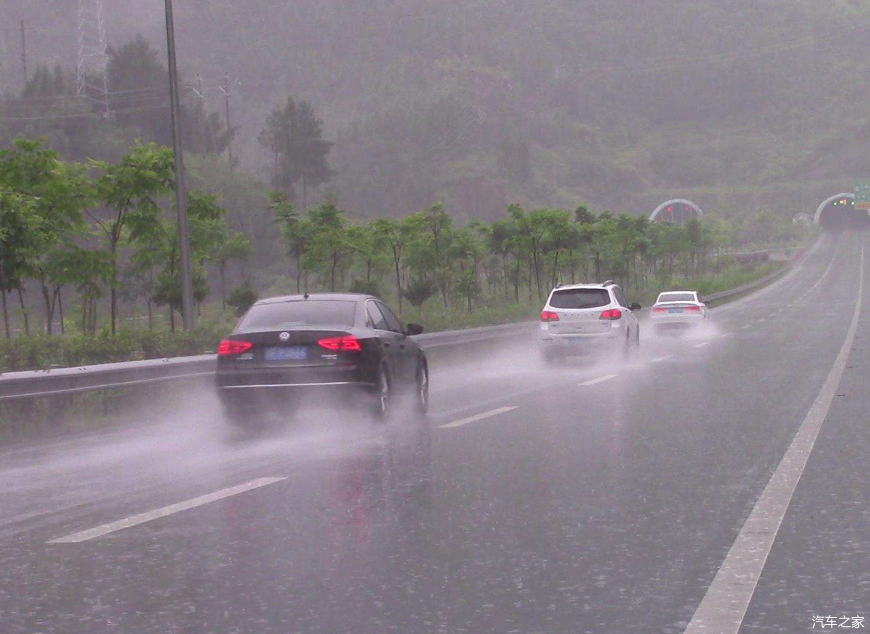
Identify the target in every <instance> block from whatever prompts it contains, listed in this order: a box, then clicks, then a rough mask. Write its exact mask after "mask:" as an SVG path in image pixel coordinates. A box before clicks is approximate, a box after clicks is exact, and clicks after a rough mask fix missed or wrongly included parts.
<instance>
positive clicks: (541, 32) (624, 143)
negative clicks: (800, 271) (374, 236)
mask: <svg viewBox="0 0 870 634" xmlns="http://www.w3.org/2000/svg"><path fill="white" fill-rule="evenodd" d="M2 5H3V10H2V15H3V16H4V19H3V26H2V27H0V29H2V30H0V32H2V45H0V55H2V58H0V62H2V63H0V73H2V74H0V88H2V89H3V90H4V91H5V92H17V91H20V90H21V87H22V85H23V77H22V71H21V67H20V61H19V60H20V54H21V49H20V35H19V21H20V20H24V21H25V31H26V36H27V44H28V64H29V66H30V68H31V69H33V68H35V67H36V66H37V65H39V64H46V65H51V66H53V65H55V64H61V65H62V66H64V67H65V68H70V69H71V68H73V67H74V61H75V52H76V27H77V7H76V2H75V1H74V0H26V1H21V0H3V2H2ZM103 8H104V17H105V27H106V32H107V37H108V40H109V43H110V44H111V45H112V46H116V47H117V46H120V45H122V44H124V43H125V42H128V41H130V40H131V39H133V38H134V37H136V35H138V34H141V35H142V36H144V37H145V38H146V39H147V40H148V41H149V42H150V43H151V45H152V46H154V47H155V48H157V49H158V50H160V51H163V50H164V49H165V34H164V31H163V17H164V16H163V5H162V3H161V2H153V1H151V0H148V1H146V0H104V2H103ZM175 11H176V28H177V34H178V46H179V58H180V67H181V71H182V73H183V74H184V76H185V78H186V80H187V81H189V82H195V81H201V82H202V86H203V87H204V89H203V93H204V96H205V102H206V107H207V109H208V110H210V111H218V112H221V113H222V112H223V94H222V93H221V91H220V88H219V84H220V83H221V82H222V81H223V78H224V75H225V74H227V75H228V76H229V78H230V80H231V82H230V86H231V88H230V90H231V107H232V110H233V120H234V123H235V124H236V125H238V127H239V129H238V132H237V136H236V147H237V154H238V155H239V156H240V158H241V162H242V165H243V167H244V169H245V170H246V171H249V172H251V173H253V174H256V175H258V176H260V177H261V178H263V179H264V180H268V156H266V154H265V152H264V150H263V149H262V148H261V147H260V146H259V145H258V143H257V136H258V134H259V132H260V130H261V129H262V128H263V124H264V121H265V119H266V117H267V116H268V114H269V111H270V110H271V109H272V108H273V107H274V106H275V105H276V104H278V103H279V102H281V101H282V100H284V99H285V98H286V97H287V96H288V95H291V96H293V97H294V98H297V99H305V100H308V101H310V102H311V103H312V104H313V105H314V106H315V108H316V110H317V114H318V116H319V117H320V118H322V119H323V121H324V127H325V131H326V135H327V137H328V138H330V139H331V140H334V141H335V142H336V145H335V147H334V149H333V151H332V154H331V156H330V160H331V162H332V164H333V167H334V168H335V169H336V171H337V172H338V176H337V177H336V178H335V179H334V180H333V181H332V182H331V183H329V184H328V185H327V186H325V187H324V190H328V191H329V192H331V193H333V194H335V195H336V196H337V197H338V198H339V199H340V200H341V202H342V204H343V205H345V206H346V207H347V208H349V209H352V210H355V211H357V212H358V213H360V214H361V215H365V216H374V215H380V214H391V213H398V212H406V211H408V210H412V209H418V208H422V207H423V206H425V205H428V204H431V203H432V202H433V201H434V200H442V201H444V202H445V204H447V205H448V206H449V207H450V208H452V209H453V210H455V211H456V213H457V214H458V215H460V216H466V217H468V216H479V217H486V218H493V217H495V216H496V215H497V214H499V213H501V212H502V211H503V209H504V207H505V205H506V204H508V203H509V202H514V201H516V202H520V203H524V204H531V205H537V206H544V205H554V206H556V205H559V206H566V207H570V206H573V205H576V204H577V203H578V202H580V201H584V202H588V203H591V204H593V205H595V206H597V207H614V208H623V209H627V210H629V211H634V212H639V211H643V210H644V209H648V208H650V207H651V206H654V204H655V202H657V201H659V200H661V199H662V198H663V197H666V196H669V195H671V194H675V195H676V194H680V195H691V196H694V197H696V198H699V199H700V200H701V202H702V204H707V205H709V206H711V207H714V208H718V209H719V210H720V211H722V212H723V213H728V212H729V210H730V209H731V208H733V207H734V206H738V205H742V204H753V205H769V206H772V207H774V208H775V209H777V210H778V211H780V212H782V213H794V212H795V211H797V210H798V209H797V208H799V207H801V208H802V207H806V206H807V205H808V204H810V203H811V202H812V201H814V200H816V199H817V197H818V193H819V192H823V191H828V190H829V189H830V188H831V187H835V186H838V185H843V186H846V185H849V183H851V180H849V181H845V182H844V181H840V182H838V181H836V179H838V178H840V179H842V178H848V179H857V178H861V177H862V175H863V174H866V173H868V172H870V164H868V163H870V161H868V159H867V158H866V157H865V154H864V153H862V152H861V148H862V147H863V141H862V138H863V137H865V136H866V133H862V134H852V133H850V131H854V130H856V129H858V130H863V129H864V127H865V126H866V123H867V118H868V117H867V113H866V112H865V111H864V109H862V107H861V106H862V104H863V103H865V102H866V101H867V97H868V96H870V95H868V92H870V91H868V81H867V80H868V79H870V65H868V60H867V58H866V55H865V54H864V51H865V50H866V48H867V45H868V44H870V5H868V3H867V2H864V1H859V0H852V1H843V0H837V1H835V2H826V3H818V2H812V1H810V0H799V1H794V0H789V1H786V0H768V1H761V2H759V1H758V0H698V1H693V2H688V1H686V0H645V1H644V2H640V3H639V2H630V1H629V0H611V1H609V2H598V1H596V2H593V1H591V0H538V1H536V2H533V3H532V2H517V1H512V0H402V1H399V0H366V1H365V2H358V1H356V0H294V1H293V2H284V1H279V0H244V1H242V0H177V2H176V6H175ZM110 90H111V86H110ZM842 157H848V158H846V159H843V158H842ZM829 165H835V166H836V167H830V168H828V167H826V166H829ZM796 181H801V183H800V184H799V186H794V183H795V182H796ZM784 183H791V185H790V186H789V187H785V185H784ZM785 190H788V192H789V193H788V194H787V195H786V194H783V193H782V192H783V191H785Z"/></svg>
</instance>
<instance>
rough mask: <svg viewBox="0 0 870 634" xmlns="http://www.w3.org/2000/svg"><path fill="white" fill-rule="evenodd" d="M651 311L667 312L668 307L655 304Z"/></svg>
mask: <svg viewBox="0 0 870 634" xmlns="http://www.w3.org/2000/svg"><path fill="white" fill-rule="evenodd" d="M652 311H653V312H654V313H666V312H668V309H667V308H665V307H664V306H655V307H654V308H653V310H652Z"/></svg>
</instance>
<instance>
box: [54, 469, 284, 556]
mask: <svg viewBox="0 0 870 634" xmlns="http://www.w3.org/2000/svg"><path fill="white" fill-rule="evenodd" d="M286 479H287V478H259V479H257V480H251V481H250V482H246V483H244V484H239V485H237V486H234V487H230V488H228V489H221V490H220V491H215V492H214V493H208V494H207V495H201V496H199V497H196V498H193V499H191V500H187V501H185V502H179V503H177V504H170V505H169V506H164V507H163V508H159V509H154V510H153V511H148V512H147V513H140V514H139V515H133V516H132V517H127V518H125V519H122V520H118V521H116V522H110V523H108V524H102V525H100V526H96V527H94V528H91V529H88V530H86V531H80V532H78V533H73V534H72V535H67V536H66V537H58V538H57V539H52V540H49V541H48V542H46V543H48V544H78V543H80V542H85V541H88V540H91V539H96V538H98V537H102V536H103V535H108V534H109V533H114V532H116V531H120V530H124V529H125V528H131V527H133V526H138V525H139V524H144V523H146V522H150V521H152V520H156V519H160V518H162V517H167V516H169V515H173V514H175V513H180V512H181V511H187V510H188V509H192V508H196V507H197V506H203V505H204V504H209V503H211V502H216V501H218V500H222V499H224V498H228V497H231V496H233V495H239V494H240V493H246V492H247V491H253V490H254V489H259V488H260V487H264V486H267V485H269V484H274V483H275V482H281V481H282V480H286Z"/></svg>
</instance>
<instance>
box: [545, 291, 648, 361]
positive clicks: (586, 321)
mask: <svg viewBox="0 0 870 634" xmlns="http://www.w3.org/2000/svg"><path fill="white" fill-rule="evenodd" d="M637 310H640V304H629V303H628V301H627V300H626V299H625V295H624V294H623V293H622V289H620V288H619V287H618V286H617V285H616V284H614V283H613V282H610V281H608V282H605V283H604V284H571V285H568V286H557V287H556V288H554V289H553V290H552V291H550V296H549V298H548V299H547V303H546V304H545V305H544V310H543V311H542V312H541V327H540V330H539V336H538V346H539V348H540V350H541V354H542V355H543V357H544V360H545V361H546V362H548V363H557V362H559V361H561V360H562V359H564V358H565V357H569V356H577V355H585V354H587V353H588V352H590V351H591V350H593V349H602V348H603V349H606V350H609V351H611V352H612V351H614V350H616V351H619V352H620V353H622V354H623V355H625V356H628V355H629V354H630V353H631V350H632V349H633V348H637V347H638V346H639V345H640V325H639V324H638V321H637V317H636V316H635V314H634V312H633V311H637Z"/></svg>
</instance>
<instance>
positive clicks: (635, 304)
mask: <svg viewBox="0 0 870 634" xmlns="http://www.w3.org/2000/svg"><path fill="white" fill-rule="evenodd" d="M629 308H630V309H631V310H640V309H641V305H640V304H638V303H637V302H635V303H634V304H632V305H631V306H629Z"/></svg>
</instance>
